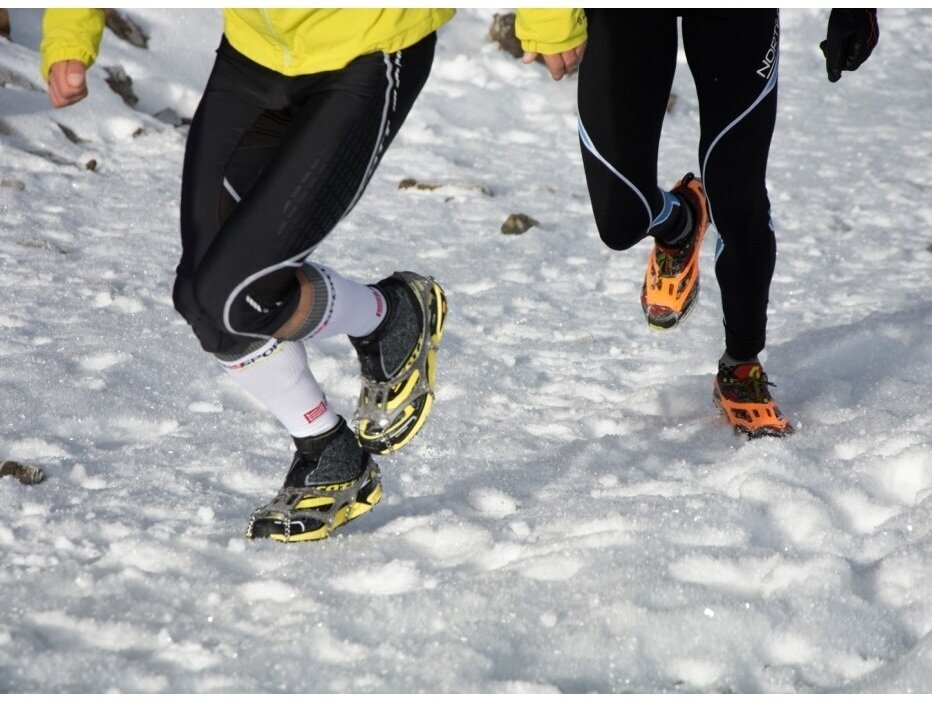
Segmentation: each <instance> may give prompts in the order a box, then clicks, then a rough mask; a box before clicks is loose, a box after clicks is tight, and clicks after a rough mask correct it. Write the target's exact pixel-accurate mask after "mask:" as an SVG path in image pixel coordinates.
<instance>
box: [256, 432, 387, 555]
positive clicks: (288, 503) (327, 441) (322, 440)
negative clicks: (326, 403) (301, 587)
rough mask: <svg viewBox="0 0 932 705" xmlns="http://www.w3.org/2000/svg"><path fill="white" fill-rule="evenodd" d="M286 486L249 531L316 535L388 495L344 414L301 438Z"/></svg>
mask: <svg viewBox="0 0 932 705" xmlns="http://www.w3.org/2000/svg"><path fill="white" fill-rule="evenodd" d="M294 441H295V445H296V446H297V450H296V451H295V454H294V459H293V460H292V461H291V467H290V468H289V469H288V475H287V476H286V477H285V483H284V486H283V487H282V488H281V489H280V490H279V491H278V494H277V495H276V496H275V499H273V500H272V501H271V502H269V503H268V504H266V505H265V506H264V507H260V508H259V509H257V510H256V511H254V512H253V513H252V517H251V518H250V521H249V527H248V528H247V529H246V537H247V538H251V539H259V538H264V539H272V540H274V541H281V542H283V543H290V542H294V541H316V540H319V539H324V538H327V537H328V536H329V535H330V532H331V531H333V530H334V529H336V528H337V527H339V526H342V525H343V524H345V523H347V522H349V521H352V520H353V519H355V518H357V517H359V516H362V515H363V514H365V513H366V512H368V511H370V510H371V509H372V508H373V507H374V506H375V505H376V504H378V503H379V500H380V499H382V483H381V481H380V480H379V468H378V467H377V466H376V464H375V463H374V462H373V461H372V458H371V456H370V455H369V454H368V453H367V452H365V451H364V450H362V448H360V447H359V442H358V441H357V440H356V436H355V434H354V433H353V432H352V431H351V430H350V428H349V427H348V426H347V425H346V422H345V421H344V420H343V419H342V418H341V419H340V423H339V424H338V425H337V426H336V427H335V428H333V429H332V430H330V431H328V432H327V433H325V434H323V435H321V436H313V437H310V438H295V439H294Z"/></svg>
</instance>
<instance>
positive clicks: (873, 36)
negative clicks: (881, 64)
mask: <svg viewBox="0 0 932 705" xmlns="http://www.w3.org/2000/svg"><path fill="white" fill-rule="evenodd" d="M879 36H880V28H879V27H878V26H877V10H854V9H848V10H832V12H831V14H830V15H829V16H828V32H827V34H826V38H825V41H824V42H822V43H821V44H819V48H820V49H821V50H822V53H823V54H825V68H826V70H827V71H828V80H829V81H831V82H832V83H834V82H835V81H837V80H838V79H839V78H841V72H842V69H844V70H845V71H854V70H855V69H856V68H857V67H858V66H860V65H861V64H863V63H864V62H865V61H867V57H868V56H870V55H871V52H872V51H873V50H874V47H875V46H877V39H878V37H879Z"/></svg>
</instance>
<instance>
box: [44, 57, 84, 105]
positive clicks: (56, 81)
mask: <svg viewBox="0 0 932 705" xmlns="http://www.w3.org/2000/svg"><path fill="white" fill-rule="evenodd" d="M86 73H87V67H86V66H85V65H84V64H83V63H82V62H80V61H77V60H76V59H70V60H68V61H58V62H56V63H54V64H52V66H51V68H50V69H49V79H48V81H49V100H50V101H51V102H52V105H53V106H55V107H56V108H64V107H65V106H68V105H74V104H75V103H77V102H79V101H81V100H84V98H86V97H87V78H86V75H85V74H86Z"/></svg>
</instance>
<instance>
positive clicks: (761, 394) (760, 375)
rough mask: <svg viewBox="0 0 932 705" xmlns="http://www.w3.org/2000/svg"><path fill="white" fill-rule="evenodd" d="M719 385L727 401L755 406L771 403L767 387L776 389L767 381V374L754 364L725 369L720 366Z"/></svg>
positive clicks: (758, 365)
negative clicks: (750, 403) (753, 404)
mask: <svg viewBox="0 0 932 705" xmlns="http://www.w3.org/2000/svg"><path fill="white" fill-rule="evenodd" d="M718 379H719V385H720V386H721V387H723V389H722V392H723V393H724V394H725V396H727V397H728V398H729V399H732V400H733V401H739V402H753V403H757V404H761V403H766V402H769V401H771V397H770V392H769V391H767V387H776V386H777V385H775V384H774V383H773V382H771V381H770V380H768V379H767V373H766V372H764V369H763V368H762V367H761V366H760V364H759V363H756V362H748V363H745V364H743V365H735V366H734V367H726V366H724V365H722V366H721V367H720V368H719V372H718Z"/></svg>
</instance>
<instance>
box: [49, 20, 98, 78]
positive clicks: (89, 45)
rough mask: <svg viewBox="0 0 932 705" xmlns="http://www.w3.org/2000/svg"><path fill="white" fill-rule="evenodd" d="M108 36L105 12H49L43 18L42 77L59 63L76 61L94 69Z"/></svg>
mask: <svg viewBox="0 0 932 705" xmlns="http://www.w3.org/2000/svg"><path fill="white" fill-rule="evenodd" d="M103 33H104V11H103V10H92V9H75V10H65V9H56V10H46V11H45V13H44V14H43V15H42V43H41V44H40V45H39V53H40V55H41V57H42V69H41V70H42V78H44V79H46V80H48V77H49V69H50V68H51V67H52V64H55V63H58V62H59V61H68V60H70V59H76V60H78V61H80V62H81V63H83V64H84V65H85V66H90V65H91V64H93V63H94V59H96V58H97V51H98V49H99V48H100V38H101V37H102V36H103Z"/></svg>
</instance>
